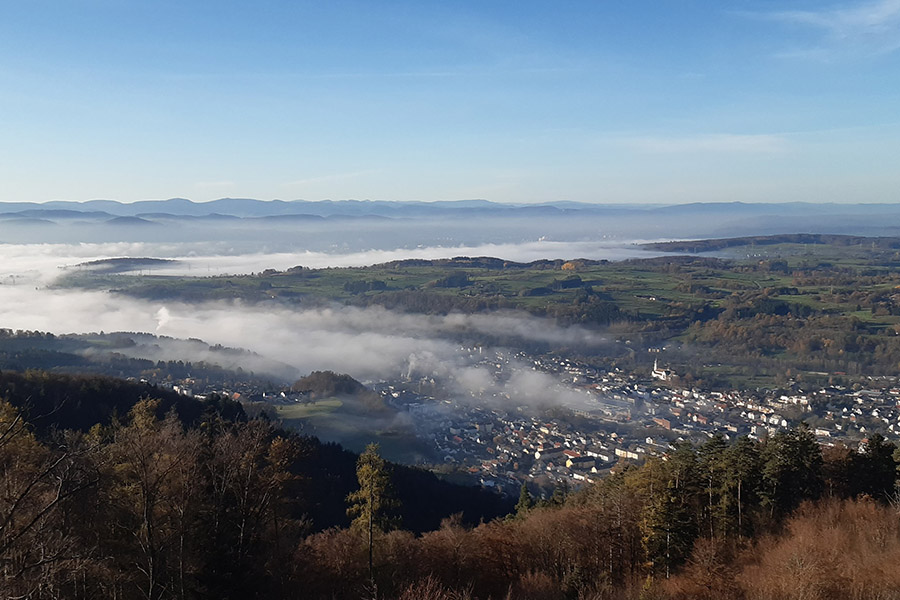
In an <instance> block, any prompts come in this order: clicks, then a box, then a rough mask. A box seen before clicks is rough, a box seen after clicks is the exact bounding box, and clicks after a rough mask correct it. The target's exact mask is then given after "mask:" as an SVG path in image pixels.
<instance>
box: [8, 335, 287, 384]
mask: <svg viewBox="0 0 900 600" xmlns="http://www.w3.org/2000/svg"><path fill="white" fill-rule="evenodd" d="M165 344H169V345H177V346H178V347H179V349H180V350H181V353H182V354H186V355H191V354H193V355H195V356H196V355H199V354H200V353H205V354H206V355H207V356H208V357H209V360H212V361H215V360H216V359H219V360H221V361H223V362H227V363H242V362H244V361H246V359H247V358H248V357H251V358H252V357H254V356H255V355H253V354H252V353H250V352H249V351H247V350H239V349H235V348H226V347H223V346H210V345H208V344H206V343H204V342H202V341H201V340H196V339H191V340H178V339H175V338H169V337H165V336H155V335H152V334H148V333H138V332H109V333H86V334H67V335H54V334H52V333H43V332H39V331H13V330H10V329H0V370H7V369H11V370H14V371H25V370H28V369H40V370H45V371H52V372H59V373H81V374H95V375H108V376H113V377H122V378H134V379H148V380H152V381H162V380H166V379H167V378H171V379H174V380H178V379H184V378H186V377H191V378H193V379H196V380H198V381H202V382H203V383H204V384H206V385H209V386H213V387H219V388H221V387H228V386H232V385H233V384H234V383H235V382H237V381H240V382H242V383H247V384H250V385H253V386H256V387H265V386H266V385H267V384H270V383H272V382H275V383H287V382H280V381H279V378H278V377H276V376H274V375H269V374H264V373H259V374H255V373H253V372H251V371H249V370H245V369H242V368H235V369H228V368H224V367H221V366H218V365H216V364H212V363H210V362H205V361H203V360H198V361H195V362H190V361H188V362H185V361H182V360H150V359H147V358H141V357H140V356H142V355H151V356H152V355H154V354H158V353H159V352H158V351H159V349H160V345H165Z"/></svg>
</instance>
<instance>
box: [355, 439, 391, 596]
mask: <svg viewBox="0 0 900 600" xmlns="http://www.w3.org/2000/svg"><path fill="white" fill-rule="evenodd" d="M356 479H357V482H358V483H359V489H358V490H356V491H355V492H351V493H350V494H349V495H348V496H347V502H348V503H349V504H350V506H349V508H347V514H348V515H350V516H351V517H354V519H353V523H352V524H351V527H353V528H354V529H357V530H359V531H363V532H365V535H366V543H367V545H368V549H369V580H370V581H371V582H372V583H373V584H374V581H375V568H374V562H373V558H374V550H375V535H376V533H383V532H384V531H385V530H387V529H388V528H389V527H390V526H391V525H392V524H393V523H392V522H391V519H389V517H388V515H387V512H388V509H390V508H393V507H394V506H395V505H396V503H395V502H394V501H393V500H392V499H391V498H390V495H389V487H390V477H389V475H388V471H387V466H386V463H385V461H384V459H383V458H382V457H381V456H380V455H379V454H378V444H369V445H368V446H366V449H365V451H363V453H362V454H360V455H359V460H358V461H357V463H356Z"/></svg>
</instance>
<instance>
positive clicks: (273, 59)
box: [0, 0, 900, 203]
mask: <svg viewBox="0 0 900 600" xmlns="http://www.w3.org/2000/svg"><path fill="white" fill-rule="evenodd" d="M0 182H2V183H0V201H46V200H53V199H67V200H89V199H93V198H110V199H117V200H122V201H134V200H140V199H148V198H167V197H174V196H180V197H187V198H191V199H193V200H198V201H204V200H211V199H214V198H219V197H223V196H230V197H254V198H262V199H273V198H281V199H296V198H303V199H307V200H321V199H335V200H337V199H347V198H355V199H373V200H375V199H377V200H426V201H430V200H453V199H464V198H486V199H488V200H495V201H500V202H542V201H564V200H573V201H586V202H609V203H638V202H644V203H646V202H652V203H676V202H693V201H732V200H740V201H750V202H753V201H776V202H782V201H794V200H798V201H809V202H815V201H824V202H896V201H900V192H898V190H900V0H874V1H866V2H857V1H848V2H837V3H827V2H811V1H790V0H783V1H742V0H735V1H732V2H720V1H712V0H710V1H699V0H679V1H677V2H675V1H665V2H659V1H658V0H656V1H644V0H628V1H624V0H620V1H617V2H616V1H612V0H592V1H579V0H572V1H566V2H550V1H546V0H545V1H542V2H536V1H529V0H515V1H502V0H492V1H490V2H485V1H483V0H478V1H463V0H456V1H453V0H443V1H430V0H410V1H380V2H374V1H370V2H347V1H342V0H334V1H329V2H305V1H289V2H288V1H284V2H278V1H266V0H261V1H258V2H245V1H242V2H236V1H235V2H233V1H230V0H216V1H208V2H207V1H191V0H181V1H170V0H156V1H154V2H146V1H142V2H138V1H128V0H59V1H55V0H29V1H27V2H23V1H18V0H0Z"/></svg>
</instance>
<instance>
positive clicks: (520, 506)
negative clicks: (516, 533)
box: [516, 483, 534, 518]
mask: <svg viewBox="0 0 900 600" xmlns="http://www.w3.org/2000/svg"><path fill="white" fill-rule="evenodd" d="M533 506H534V500H533V499H532V497H531V494H530V493H529V492H528V486H527V485H525V484H524V483H523V484H522V487H521V488H520V489H519V501H518V502H517V503H516V517H517V518H522V517H524V516H525V515H526V514H527V513H528V511H530V510H531V509H532V507H533Z"/></svg>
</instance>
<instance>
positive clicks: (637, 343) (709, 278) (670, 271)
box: [59, 235, 900, 418]
mask: <svg viewBox="0 0 900 600" xmlns="http://www.w3.org/2000/svg"><path fill="white" fill-rule="evenodd" d="M652 247H653V248H654V249H655V250H657V251H659V252H660V254H661V255H662V256H660V257H659V258H652V259H643V260H628V261H622V262H607V261H589V260H575V261H571V262H566V261H563V260H542V261H536V262H533V263H529V264H523V263H512V262H508V261H503V260H500V259H491V258H465V257H460V258H456V259H444V260H408V261H396V262H393V263H387V264H382V265H374V266H370V267H363V268H328V269H305V268H294V269H289V270H287V271H274V270H267V271H265V272H263V273H259V274H253V275H244V276H228V277H163V276H133V275H110V274H94V273H90V272H77V273H72V274H70V275H68V276H66V277H64V278H63V279H62V280H61V281H60V283H59V285H62V286H80V287H87V288H100V289H111V290H113V291H115V292H117V293H121V294H126V295H130V296H134V297H139V298H145V299H152V300H171V299H177V300H182V301H186V302H200V301H208V300H223V299H240V300H242V301H244V302H251V303H261V304H275V305H279V306H287V307H295V308H301V309H302V308H306V307H315V306H323V305H329V304H333V303H338V304H343V305H353V306H360V307H366V306H372V305H378V306H384V307H386V308H389V309H393V310H400V311H405V312H412V313H425V314H446V313H451V312H460V313H477V312H484V311H491V310H497V309H518V310H523V311H527V312H529V313H531V314H534V315H539V316H545V317H550V318H553V319H555V321H556V322H557V323H559V324H561V325H569V324H580V325H585V326H588V327H596V328H608V327H609V328H612V331H614V333H615V335H616V338H617V339H618V340H619V341H622V342H626V341H627V342H628V343H629V344H632V345H631V349H632V350H631V351H630V353H629V354H630V356H631V358H633V360H634V361H636V363H637V364H641V363H642V362H646V361H645V360H644V359H642V358H641V355H640V354H639V353H636V352H635V351H634V349H635V348H638V349H639V348H641V347H643V346H645V345H660V346H661V345H666V344H668V347H670V348H676V349H677V348H681V349H682V350H684V352H682V353H681V354H678V353H677V352H670V353H669V354H668V355H667V358H666V360H667V362H669V363H672V364H673V365H675V366H677V367H678V368H679V369H680V370H682V371H687V372H689V373H690V374H691V375H693V376H695V377H698V378H711V379H712V380H714V381H716V382H722V384H723V385H725V384H728V383H734V382H742V383H756V382H757V379H758V375H756V374H754V373H753V372H752V370H753V368H756V369H757V371H758V372H759V373H766V375H765V376H764V379H766V380H768V381H772V380H773V378H774V377H775V374H776V373H779V372H780V373H781V376H780V377H781V379H782V380H786V379H788V378H793V375H788V373H798V372H799V373H802V372H826V373H836V374H844V375H846V376H848V377H861V376H864V375H866V374H874V375H886V374H893V373H894V372H896V371H897V370H898V369H900V337H898V335H897V334H898V333H900V239H893V238H851V237H847V236H843V237H842V236H814V235H789V236H772V237H768V238H746V239H738V240H706V241H698V242H675V243H669V244H653V245H652ZM691 249H693V250H700V251H704V252H706V254H704V255H702V256H685V255H671V254H665V252H666V251H682V252H683V251H686V250H691ZM673 344H674V346H673ZM688 347H689V348H688ZM688 349H689V350H690V352H687V350H688ZM695 355H697V356H700V357H703V358H707V359H709V360H696V356H695ZM712 363H716V364H730V365H732V366H734V367H735V369H732V370H729V369H724V370H723V369H712V368H708V367H706V368H705V367H703V366H702V365H703V364H712ZM626 366H628V365H626ZM630 366H633V365H630ZM841 376H843V375H841ZM297 410H300V409H297ZM302 410H306V411H311V414H309V415H302V416H298V417H293V418H311V417H313V416H316V417H319V418H324V417H326V416H328V415H330V414H331V413H333V412H335V410H334V409H331V408H329V407H324V406H323V407H311V408H305V409H302ZM329 411H331V412H329ZM336 412H338V413H340V411H336Z"/></svg>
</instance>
